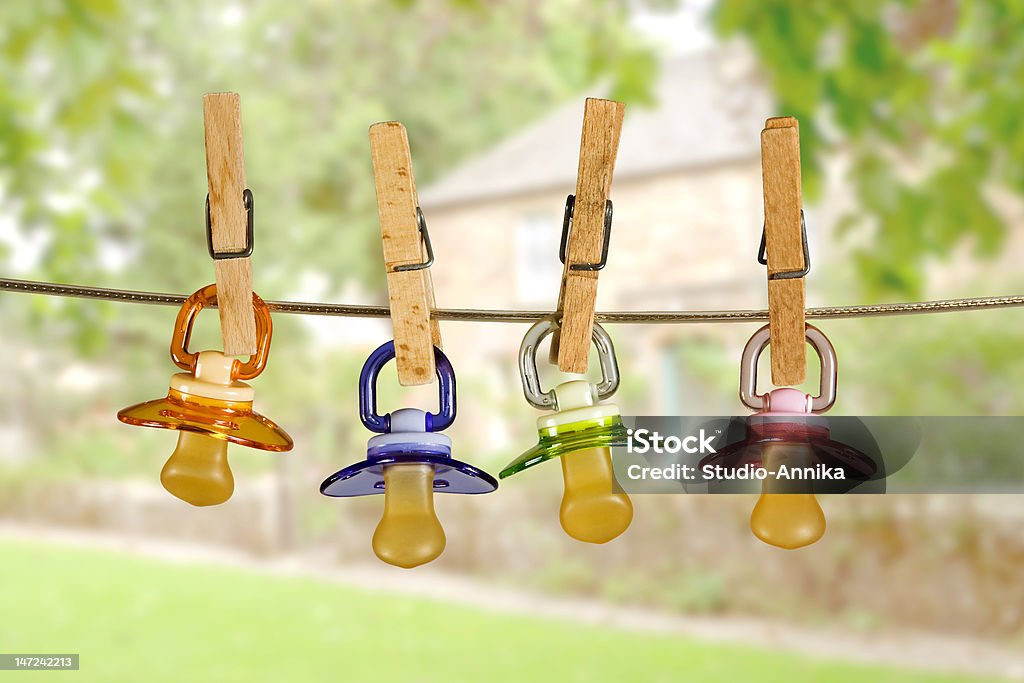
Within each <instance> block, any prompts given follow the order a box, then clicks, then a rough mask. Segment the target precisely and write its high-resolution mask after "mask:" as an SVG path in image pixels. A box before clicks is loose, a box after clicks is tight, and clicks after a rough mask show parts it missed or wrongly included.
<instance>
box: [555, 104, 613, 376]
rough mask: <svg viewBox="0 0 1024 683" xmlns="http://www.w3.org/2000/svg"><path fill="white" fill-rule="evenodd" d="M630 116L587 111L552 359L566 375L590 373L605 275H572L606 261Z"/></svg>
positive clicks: (608, 109)
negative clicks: (625, 121)
mask: <svg viewBox="0 0 1024 683" xmlns="http://www.w3.org/2000/svg"><path fill="white" fill-rule="evenodd" d="M625 111H626V105H625V104H623V103H622V102H615V101H613V100H601V99H595V98H587V102H586V105H585V107H584V110H583V134H582V136H581V138H580V164H579V169H578V171H577V173H576V204H575V207H574V209H573V219H572V231H571V232H570V234H569V243H568V245H567V248H566V258H565V266H564V267H563V269H562V286H561V288H560V291H559V293H558V308H557V311H558V313H559V314H560V315H561V325H560V328H559V330H558V332H557V335H556V336H555V337H554V338H553V339H552V342H551V355H552V360H553V361H555V360H557V363H558V367H559V368H560V369H561V370H562V371H563V372H573V373H585V372H586V371H587V364H588V361H589V358H590V344H591V342H590V335H591V331H592V329H593V326H594V305H595V303H596V301H597V279H598V274H599V273H600V271H583V270H570V266H571V265H573V264H576V263H597V262H598V261H600V260H601V250H602V247H603V243H604V215H605V203H606V202H607V200H608V196H609V195H610V194H611V189H612V176H613V174H614V172H615V157H616V155H617V154H618V151H619V135H620V134H621V133H622V118H623V115H624V114H625Z"/></svg>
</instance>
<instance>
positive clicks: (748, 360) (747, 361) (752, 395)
mask: <svg viewBox="0 0 1024 683" xmlns="http://www.w3.org/2000/svg"><path fill="white" fill-rule="evenodd" d="M804 335H805V337H806V338H807V343H808V344H810V345H811V348H813V349H814V351H815V352H816V353H817V354H818V360H819V361H820V362H821V379H820V380H819V382H818V395H817V396H812V397H811V412H812V413H823V412H825V411H826V410H828V409H829V408H831V407H832V404H833V403H835V402H836V385H837V383H838V363H837V359H836V350H835V348H834V347H833V346H832V342H830V341H829V340H828V337H826V336H825V333H824V332H822V331H821V330H819V329H818V328H817V327H814V326H813V325H807V326H806V328H805V330H804ZM770 343H771V331H770V329H769V326H768V325H765V326H764V327H762V328H761V329H759V330H758V331H757V332H755V333H754V335H753V336H752V337H751V338H750V340H749V341H748V342H747V345H746V346H744V347H743V356H742V358H741V360H740V400H741V401H743V405H745V406H747V407H748V408H750V409H752V410H759V411H760V410H764V409H765V406H766V400H765V399H766V397H767V394H759V393H757V361H758V359H760V357H761V352H763V351H764V350H765V348H766V347H767V346H768V345H769V344H770Z"/></svg>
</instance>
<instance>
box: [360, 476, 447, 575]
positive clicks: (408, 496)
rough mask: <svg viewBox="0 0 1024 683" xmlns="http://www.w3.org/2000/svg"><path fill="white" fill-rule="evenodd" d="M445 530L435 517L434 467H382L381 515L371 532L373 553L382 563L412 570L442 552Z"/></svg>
mask: <svg viewBox="0 0 1024 683" xmlns="http://www.w3.org/2000/svg"><path fill="white" fill-rule="evenodd" d="M444 544H445V537H444V529H443V528H442V527H441V522H439V521H438V520H437V515H436V514H434V468H433V467H431V466H430V465H388V466H386V467H385V468H384V516H383V517H381V518H380V524H378V525H377V530H376V531H374V532H373V552H374V553H375V554H376V555H377V557H379V558H380V559H381V560H383V561H384V562H387V563H388V564H392V565H395V566H396V567H404V568H405V569H411V568H413V567H417V566H419V565H421V564H426V563H427V562H430V561H431V560H434V559H436V558H437V556H438V555H440V554H441V553H442V552H444Z"/></svg>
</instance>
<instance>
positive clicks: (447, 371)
mask: <svg viewBox="0 0 1024 683" xmlns="http://www.w3.org/2000/svg"><path fill="white" fill-rule="evenodd" d="M394 357H395V342H394V340H391V341H389V342H386V343H384V344H381V345H380V346H379V347H377V348H376V349H375V350H374V352H373V353H371V354H370V357H369V358H367V359H366V362H365V363H364V364H363V369H362V371H361V372H360V373H359V419H360V420H361V421H362V423H363V425H364V426H365V427H366V428H367V429H369V430H370V431H372V432H377V433H378V434H387V433H389V432H390V431H391V413H385V414H384V415H380V414H379V413H378V412H377V375H379V374H380V371H381V369H382V368H383V367H384V366H385V365H387V363H388V362H389V361H391V360H393V359H394ZM434 369H435V372H436V373H437V385H438V412H437V413H427V414H426V430H427V431H428V432H440V431H443V430H445V429H448V427H451V426H452V423H453V422H455V408H456V406H455V368H453V367H452V363H451V361H449V360H448V356H446V355H444V352H443V351H441V349H439V348H437V347H436V346H435V347H434Z"/></svg>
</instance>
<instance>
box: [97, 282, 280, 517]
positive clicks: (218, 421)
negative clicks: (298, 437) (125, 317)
mask: <svg viewBox="0 0 1024 683" xmlns="http://www.w3.org/2000/svg"><path fill="white" fill-rule="evenodd" d="M216 301H217V286H216V285H207V286H206V287H203V288H202V289H200V290H199V291H198V292H196V293H195V294H193V295H192V296H190V297H189V298H188V299H186V300H185V303H184V304H182V307H181V310H180V311H179V312H178V317H177V320H176V321H175V324H174V334H173V335H172V337H171V360H173V361H174V364H175V365H177V366H178V367H179V368H181V369H182V370H184V371H185V372H181V373H178V374H176V375H173V376H172V377H171V382H170V388H169V390H168V392H167V396H166V397H164V398H159V399H155V400H153V401H147V402H145V403H139V404H137V405H133V406H129V407H128V408H125V409H123V410H121V411H120V412H118V414H117V419H119V420H120V421H121V422H124V423H126V424H130V425H136V426H139V427H156V428H159V429H175V430H177V431H178V446H177V448H175V449H174V452H173V453H172V454H171V457H170V458H169V459H168V460H167V463H166V464H165V465H164V467H163V469H162V470H161V471H160V483H162V484H163V486H164V488H165V489H167V490H168V491H169V492H170V493H171V494H173V495H174V496H176V497H178V498H180V499H182V500H184V501H185V502H187V503H191V504H192V505H196V506H205V505H218V504H220V503H223V502H225V501H226V500H228V499H229V498H230V497H231V494H232V492H233V491H234V487H235V484H234V478H233V477H232V475H231V469H230V467H229V466H228V442H231V443H236V444H239V445H241V446H248V447H249V448H258V449H260V450H264V451H277V452H281V451H289V450H291V448H292V445H293V444H292V439H291V437H290V436H288V434H287V433H286V432H285V431H284V430H283V429H281V428H280V427H278V426H277V425H276V424H275V423H274V422H273V421H271V420H270V419H268V418H266V417H264V416H263V415H260V414H259V413H257V412H255V411H253V409H252V403H253V398H254V396H255V392H254V391H253V389H252V387H251V386H249V385H248V384H246V383H245V382H240V381H238V380H240V379H252V378H254V377H256V376H258V375H259V374H260V373H261V372H263V368H264V367H265V366H266V364H267V356H268V354H269V351H270V339H271V335H272V332H273V326H272V323H271V320H270V309H269V308H268V307H267V304H266V303H264V301H263V299H261V298H260V297H258V296H256V294H253V295H252V306H253V310H254V313H255V316H256V353H254V354H253V355H252V356H250V358H249V359H248V360H247V361H245V362H244V363H243V362H242V361H240V360H238V359H235V358H231V357H229V356H225V355H224V354H223V353H221V352H220V351H201V352H198V353H195V352H191V351H189V350H188V343H189V339H190V337H191V336H192V325H193V323H194V322H195V319H196V316H197V315H198V314H199V312H200V311H201V310H203V308H204V307H205V306H208V305H211V304H214V303H216Z"/></svg>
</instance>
